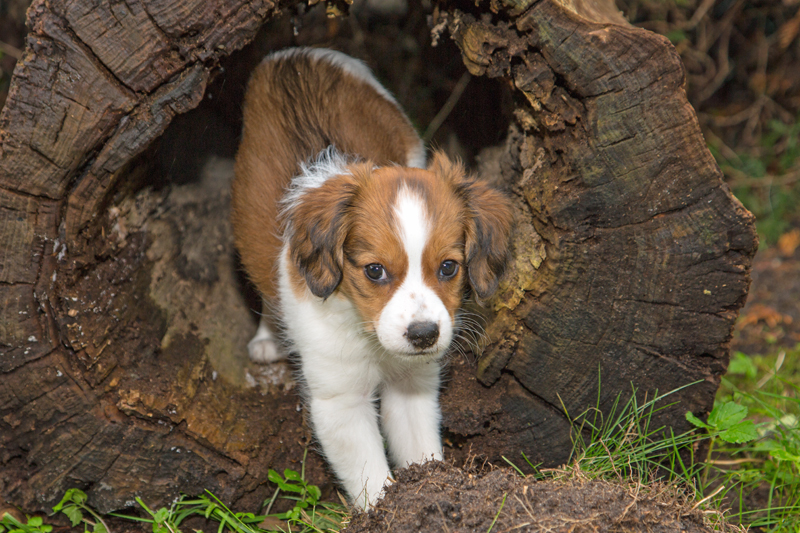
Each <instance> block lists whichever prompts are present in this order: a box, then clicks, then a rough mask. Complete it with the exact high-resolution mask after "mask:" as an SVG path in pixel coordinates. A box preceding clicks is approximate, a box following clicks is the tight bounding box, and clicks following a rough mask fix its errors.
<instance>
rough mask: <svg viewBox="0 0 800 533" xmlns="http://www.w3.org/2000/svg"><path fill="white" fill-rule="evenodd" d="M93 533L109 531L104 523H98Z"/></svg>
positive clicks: (106, 532)
mask: <svg viewBox="0 0 800 533" xmlns="http://www.w3.org/2000/svg"><path fill="white" fill-rule="evenodd" d="M92 533H108V530H106V526H104V525H103V523H102V522H100V521H98V522H97V523H96V524H95V525H94V528H93V529H92Z"/></svg>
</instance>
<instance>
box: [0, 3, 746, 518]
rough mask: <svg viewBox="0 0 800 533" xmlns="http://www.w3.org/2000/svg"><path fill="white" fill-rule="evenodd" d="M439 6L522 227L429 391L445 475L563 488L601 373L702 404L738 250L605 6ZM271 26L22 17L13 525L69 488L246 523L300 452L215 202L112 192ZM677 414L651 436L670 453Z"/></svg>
mask: <svg viewBox="0 0 800 533" xmlns="http://www.w3.org/2000/svg"><path fill="white" fill-rule="evenodd" d="M469 4H470V5H471V4H472V3H471V2H469ZM458 5H459V4H458V2H455V3H454V5H453V4H449V5H448V7H449V9H450V10H449V11H447V12H444V11H443V13H442V15H441V16H442V17H443V20H445V21H446V22H447V25H448V27H449V29H450V32H451V34H452V36H453V38H454V39H455V41H456V43H457V44H458V45H459V47H460V48H461V51H462V54H463V59H464V62H465V64H466V65H467V67H468V68H469V70H470V71H471V72H472V73H473V74H474V75H481V76H489V77H493V78H499V79H501V80H503V82H505V83H508V84H510V85H511V86H512V87H513V88H514V98H515V103H514V122H515V123H514V125H512V127H511V129H510V131H509V135H508V138H507V140H506V144H505V147H504V148H502V149H499V150H495V151H494V152H493V154H494V156H493V157H494V163H495V164H496V169H498V170H496V171H495V172H494V173H493V175H492V179H495V180H497V181H500V182H501V183H504V184H505V186H506V187H507V188H508V189H509V190H510V191H512V193H513V194H514V197H515V199H516V203H515V208H516V209H517V214H518V216H517V218H518V223H517V228H516V230H515V231H516V233H515V235H514V237H513V243H514V249H515V255H514V258H513V262H512V267H511V271H510V272H509V275H508V277H507V278H506V280H505V281H504V283H503V285H502V286H501V291H500V294H499V295H498V296H497V297H496V298H495V299H494V300H492V301H491V302H489V306H490V309H491V314H492V316H491V317H490V320H489V322H488V324H487V327H486V330H487V337H488V339H489V340H488V345H487V346H486V349H485V351H484V353H483V355H482V356H481V357H480V358H479V359H478V362H477V368H476V367H475V366H474V365H472V364H471V363H469V362H468V361H467V359H465V358H459V357H455V358H454V359H453V362H452V364H451V366H450V370H449V378H448V381H447V384H446V387H445V389H444V391H443V396H442V407H443V411H444V431H445V441H446V442H447V443H448V445H449V448H448V450H447V453H448V454H449V456H450V457H456V458H457V457H459V456H460V455H465V454H466V453H467V452H468V451H470V450H471V452H472V453H478V454H483V455H486V456H487V457H489V458H490V459H492V460H494V461H500V456H501V455H505V456H507V457H510V458H511V459H512V460H513V461H514V462H515V463H516V464H521V462H520V461H519V460H516V459H515V457H518V454H519V452H525V453H526V455H527V456H528V457H529V458H530V459H531V460H532V461H533V462H540V461H541V462H544V463H545V464H546V465H556V464H558V463H559V462H560V461H563V460H564V459H565V458H566V457H567V455H568V454H569V451H570V449H571V440H570V435H569V430H570V427H569V422H568V420H567V419H566V418H565V416H564V415H563V411H562V408H561V402H562V401H563V402H564V405H565V406H566V407H567V409H568V411H569V412H570V413H572V414H577V413H579V412H582V411H583V410H584V409H585V408H586V407H587V406H589V405H594V404H595V402H596V400H597V397H598V369H599V370H600V373H601V376H600V380H601V381H602V386H601V394H600V402H601V406H602V407H604V408H607V407H608V406H609V405H610V403H611V402H612V401H613V398H614V396H615V395H616V394H617V393H618V392H620V391H629V390H630V383H631V382H633V383H634V384H636V385H637V386H638V387H640V388H641V390H643V391H644V390H647V391H650V392H652V391H654V390H656V389H657V390H659V391H661V392H665V391H667V390H671V389H673V388H675V387H677V386H680V385H684V384H686V383H688V382H692V381H696V380H699V381H700V382H701V383H700V384H699V385H696V386H694V387H691V388H688V389H685V390H684V391H682V392H681V393H680V394H679V395H678V397H676V399H680V400H681V402H682V404H681V406H682V409H683V408H685V409H683V410H688V409H691V410H692V411H694V412H695V413H702V412H706V411H708V410H709V409H710V407H711V405H712V402H713V396H714V392H715V391H716V388H717V385H718V382H719V377H720V375H721V374H722V373H723V372H724V369H725V368H726V366H727V360H728V345H729V342H730V336H731V331H732V326H733V321H734V320H735V318H736V316H737V314H738V311H739V309H740V307H741V306H742V305H743V303H744V300H745V297H746V292H747V288H748V285H749V268H750V261H751V259H752V255H753V254H754V252H755V247H756V238H755V231H754V227H753V220H752V217H751V216H750V214H749V213H747V212H746V211H745V210H744V209H743V208H742V207H741V205H740V204H738V202H737V201H736V200H735V199H734V198H733V197H732V196H731V195H730V192H729V191H728V189H727V187H726V186H725V185H724V184H723V183H722V181H721V175H720V172H719V170H718V168H717V167H716V164H715V163H714V161H713V159H712V158H711V155H710V154H709V153H708V151H707V150H706V148H705V144H704V142H703V139H702V136H701V134H700V130H699V127H698V125H697V121H696V118H695V116H694V112H693V110H692V109H691V107H690V106H689V104H688V102H687V101H686V97H685V95H684V92H683V81H684V80H683V70H682V67H681V65H680V62H679V60H678V57H677V55H676V54H675V52H674V50H673V49H672V47H671V45H669V43H668V42H666V41H665V40H664V39H662V38H660V37H658V36H656V35H654V34H651V33H648V32H645V31H643V30H638V29H635V28H632V27H630V26H627V25H626V24H625V23H624V21H623V20H622V19H621V17H620V16H619V13H618V12H617V11H616V9H615V8H614V7H613V3H612V2H583V1H580V0H577V1H566V0H560V1H553V0H538V1H537V0H513V1H512V0H505V1H504V2H493V3H491V4H490V5H487V6H486V9H487V10H488V9H498V10H499V11H501V13H500V16H498V17H495V19H492V17H487V18H479V19H476V18H475V17H473V16H472V15H468V14H465V13H462V12H461V11H459V10H458V9H457V7H458ZM498 6H499V7H498ZM443 7H444V5H443ZM275 8H276V6H275V5H273V3H271V2H268V1H262V2H244V1H223V0H216V1H208V0H182V1H180V2H175V1H172V0H141V1H138V0H131V1H127V2H114V3H108V2H101V3H97V2H88V1H86V0H50V1H48V2H45V1H44V0H40V1H36V2H34V4H33V6H32V7H31V10H30V12H29V17H30V20H29V23H30V26H31V28H32V32H31V34H30V35H29V37H28V42H27V43H28V44H27V47H26V51H25V56H24V58H23V60H22V61H21V62H20V63H19V64H18V65H17V68H16V70H15V77H14V81H13V85H12V88H11V90H10V92H9V98H8V102H7V104H6V106H5V108H4V109H3V111H2V114H0V314H1V316H0V343H1V344H0V471H1V472H2V475H0V494H1V495H2V496H3V497H4V498H6V499H8V500H10V501H12V502H14V503H16V504H18V505H21V506H23V507H24V508H26V510H30V511H33V510H37V509H41V510H46V509H48V507H49V506H51V505H52V504H53V503H55V502H56V501H57V500H58V499H59V498H60V497H61V495H62V494H63V492H64V490H65V489H66V488H69V487H73V486H76V487H80V488H83V489H86V490H87V492H88V493H89V495H90V498H91V500H90V501H91V503H92V504H93V505H94V506H95V507H97V508H98V509H100V510H102V511H108V510H112V509H119V508H122V507H126V506H129V505H130V502H131V501H132V499H133V496H134V495H139V496H142V497H143V498H144V499H145V500H146V501H148V503H152V504H154V505H155V504H156V503H157V502H160V503H165V502H166V501H167V500H169V499H171V498H173V497H174V496H175V495H176V494H177V493H178V492H179V491H185V492H189V493H196V492H200V491H202V490H203V489H206V488H208V489H210V490H212V491H213V492H215V494H217V495H218V496H220V497H221V498H223V499H224V500H226V501H236V500H238V501H239V503H240V504H242V505H247V506H249V507H253V508H254V507H256V506H257V505H258V504H259V503H260V501H262V500H263V498H264V496H265V495H266V493H267V492H269V490H268V488H267V487H266V486H265V485H263V484H262V483H263V481H264V480H265V479H266V471H267V469H268V468H278V469H280V468H284V467H291V468H295V469H297V468H298V465H297V464H296V461H299V459H300V458H301V457H302V454H303V447H304V446H305V445H306V444H307V443H308V439H309V436H310V435H309V433H308V430H307V428H306V427H305V426H304V425H303V423H302V413H301V410H300V409H299V406H300V400H299V397H298V395H297V392H296V390H289V389H291V386H290V385H287V384H291V379H290V378H286V376H285V375H283V376H280V375H278V376H275V375H273V376H266V377H264V376H261V377H260V378H259V379H262V378H263V379H265V380H266V381H267V383H266V384H265V385H263V386H262V387H260V388H259V387H249V386H247V385H248V383H247V380H248V379H251V380H252V376H250V375H249V374H247V372H248V371H247V362H246V360H245V359H244V343H245V342H246V340H247V338H248V336H249V335H250V334H252V331H250V329H252V324H248V323H246V321H247V318H246V316H247V305H246V304H245V303H244V302H243V301H242V296H241V291H240V290H239V289H238V288H237V284H238V281H237V280H236V269H237V266H236V265H235V263H234V261H233V250H232V248H231V239H230V230H229V227H228V222H227V211H228V196H227V181H226V179H227V178H224V177H222V178H220V177H219V176H217V177H216V178H208V179H206V178H204V179H203V181H202V183H197V184H190V185H181V186H175V187H173V188H171V189H170V190H162V191H149V192H148V191H140V192H135V189H136V188H135V187H133V186H131V187H127V188H126V184H129V183H130V184H133V183H141V182H146V181H147V176H145V175H143V173H146V166H145V165H142V164H139V163H137V162H138V161H139V159H137V158H141V155H142V154H143V153H144V152H145V150H146V149H147V148H148V146H150V144H151V143H152V142H153V140H154V139H156V138H157V137H158V136H159V135H161V134H162V133H163V132H164V131H165V129H166V127H167V125H168V124H169V123H170V122H171V121H172V119H173V118H174V117H175V116H177V115H178V114H180V113H185V112H187V111H189V110H190V109H192V108H193V107H195V106H196V105H197V104H198V102H199V101H200V100H201V99H202V97H203V94H204V91H205V89H206V86H207V84H208V82H209V79H210V77H211V71H212V70H213V69H214V68H215V67H216V66H217V65H218V63H219V60H220V59H221V58H222V57H223V56H225V55H227V54H228V53H230V52H231V51H233V50H235V49H238V48H241V47H242V46H243V45H244V44H246V43H247V42H249V41H250V40H251V39H252V38H253V35H254V34H255V32H256V30H257V29H258V27H259V26H260V25H261V24H262V23H263V21H264V20H265V19H266V18H268V17H269V16H270V15H271V14H272V13H273V12H274V9H275ZM465 9H466V8H465ZM222 174H225V172H222ZM228 174H229V173H228ZM228 177H229V176H228ZM281 371H282V372H284V373H288V372H290V370H288V368H286V367H283V369H282V370H281ZM286 375H288V374H286ZM248 376H249V377H248ZM683 410H680V411H676V410H673V411H670V412H668V413H666V414H665V415H664V418H663V420H662V421H663V422H664V423H670V424H674V425H675V426H676V427H678V428H680V427H682V425H683V424H684V420H683ZM309 461H310V463H309V464H308V465H307V468H306V472H307V474H308V475H309V476H310V479H311V481H312V482H313V483H317V484H326V486H328V487H330V485H329V483H328V482H329V481H330V477H329V474H328V472H327V471H326V470H325V468H324V466H323V462H322V459H321V458H320V457H319V456H318V455H316V454H313V453H311V454H309Z"/></svg>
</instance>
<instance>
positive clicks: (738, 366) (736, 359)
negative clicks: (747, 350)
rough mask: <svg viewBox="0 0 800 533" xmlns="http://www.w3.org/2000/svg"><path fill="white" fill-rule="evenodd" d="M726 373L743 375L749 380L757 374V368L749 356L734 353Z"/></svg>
mask: <svg viewBox="0 0 800 533" xmlns="http://www.w3.org/2000/svg"><path fill="white" fill-rule="evenodd" d="M728 373H729V374H738V375H744V376H747V377H748V378H750V379H754V378H755V377H756V375H757V374H758V367H757V366H756V364H755V363H754V362H753V359H752V358H751V357H750V356H748V355H747V354H744V353H742V352H736V353H734V354H733V357H732V358H731V362H730V364H729V365H728Z"/></svg>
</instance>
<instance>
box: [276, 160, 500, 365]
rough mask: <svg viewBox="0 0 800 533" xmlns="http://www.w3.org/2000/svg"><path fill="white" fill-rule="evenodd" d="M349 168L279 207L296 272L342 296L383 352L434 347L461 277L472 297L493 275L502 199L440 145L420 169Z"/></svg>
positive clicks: (440, 343) (319, 291)
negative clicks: (285, 209)
mask: <svg viewBox="0 0 800 533" xmlns="http://www.w3.org/2000/svg"><path fill="white" fill-rule="evenodd" d="M348 171H349V174H343V175H340V176H335V177H332V178H329V179H328V180H327V181H326V182H325V183H324V184H323V185H322V186H320V187H318V188H315V189H310V190H309V191H307V192H306V193H305V194H304V195H303V197H302V199H301V201H300V202H298V203H297V205H295V206H294V207H293V208H292V210H291V211H290V212H289V213H288V216H289V217H290V223H291V225H292V228H293V231H292V234H291V235H292V237H291V239H290V252H291V255H292V258H293V259H294V262H295V265H296V266H297V267H298V271H299V273H300V274H301V275H302V277H303V278H304V281H305V282H306V284H307V286H308V288H309V289H310V290H311V292H313V293H314V294H316V295H317V296H320V297H323V298H326V297H328V296H330V295H331V294H332V293H333V292H334V291H335V290H338V292H339V293H340V294H341V295H342V296H345V297H347V298H348V299H349V300H350V301H351V302H352V303H353V305H354V306H355V307H356V308H357V309H358V311H359V313H360V315H361V317H362V319H363V328H364V330H365V331H367V332H370V333H374V334H375V336H376V337H377V339H378V341H379V342H380V344H381V345H382V347H383V348H384V349H386V350H387V351H388V352H390V353H393V354H396V355H400V356H420V355H422V356H429V357H435V356H437V355H440V354H442V353H443V352H444V351H445V350H446V349H447V348H448V346H449V345H450V342H451V341H452V339H453V334H454V331H453V328H454V324H455V316H456V311H457V310H458V308H459V305H460V303H461V299H462V296H463V293H464V289H465V285H466V283H467V282H468V281H469V283H470V284H471V285H472V287H473V288H474V289H475V291H476V292H477V293H478V295H479V296H481V297H486V296H488V295H489V294H490V293H491V292H493V290H494V288H495V287H496V285H497V281H498V279H497V278H498V277H499V276H500V275H501V273H502V270H503V268H504V266H505V259H506V257H505V256H506V253H507V242H508V232H509V229H510V226H511V214H510V208H509V206H508V202H507V200H506V199H505V197H503V196H502V195H501V194H499V193H498V192H497V191H494V190H492V189H491V188H489V187H487V186H486V185H485V184H483V183H481V182H477V181H475V180H473V179H470V178H468V177H466V175H465V174H464V170H463V168H462V167H461V166H460V165H454V164H452V163H450V162H449V161H448V160H447V159H446V158H445V157H444V156H442V155H437V156H436V157H434V160H433V163H432V164H431V166H430V167H429V168H428V170H422V169H412V168H401V167H383V168H378V169H373V168H371V167H370V166H368V165H354V166H351V167H349V169H348Z"/></svg>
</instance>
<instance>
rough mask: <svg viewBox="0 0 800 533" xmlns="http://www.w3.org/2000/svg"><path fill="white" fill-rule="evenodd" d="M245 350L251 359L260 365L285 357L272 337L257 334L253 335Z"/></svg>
mask: <svg viewBox="0 0 800 533" xmlns="http://www.w3.org/2000/svg"><path fill="white" fill-rule="evenodd" d="M247 351H248V353H249V354H250V360H251V361H253V362H254V363H259V364H262V365H265V364H269V363H274V362H275V361H280V360H281V359H285V358H286V354H284V352H283V350H281V347H280V346H278V343H276V342H275V340H274V339H271V338H269V337H262V336H259V335H256V336H255V337H253V340H251V341H250V342H248V343H247Z"/></svg>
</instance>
